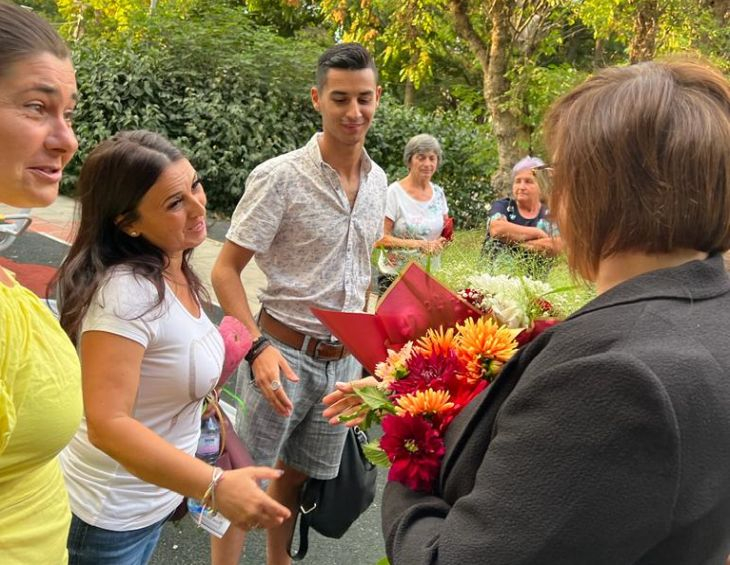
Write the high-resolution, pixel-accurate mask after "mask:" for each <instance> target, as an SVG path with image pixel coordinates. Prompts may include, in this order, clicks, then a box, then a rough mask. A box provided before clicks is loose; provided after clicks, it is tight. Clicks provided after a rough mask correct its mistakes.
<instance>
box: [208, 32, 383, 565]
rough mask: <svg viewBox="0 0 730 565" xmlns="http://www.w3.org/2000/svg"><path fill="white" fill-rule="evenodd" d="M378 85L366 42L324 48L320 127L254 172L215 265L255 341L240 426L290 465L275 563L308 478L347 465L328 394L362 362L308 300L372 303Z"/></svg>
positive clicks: (281, 482)
mask: <svg viewBox="0 0 730 565" xmlns="http://www.w3.org/2000/svg"><path fill="white" fill-rule="evenodd" d="M380 93H381V89H380V87H379V86H378V85H377V70H376V68H375V64H374V62H373V59H372V57H371V56H370V54H369V53H368V52H367V51H366V50H365V49H364V48H362V47H361V46H360V45H357V44H353V43H350V44H339V45H336V46H334V47H331V48H330V49H328V50H327V51H326V52H325V53H324V54H323V55H322V56H321V57H320V59H319V62H318V65H317V85H316V86H315V87H312V91H311V96H312V103H313V105H314V108H315V110H317V111H318V112H319V113H320V114H321V116H322V132H321V133H317V134H315V135H314V136H313V137H312V138H311V139H310V141H309V142H308V143H307V144H306V145H305V146H304V147H301V148H299V149H297V150H295V151H292V152H290V153H287V154H285V155H281V156H278V157H275V158H273V159H270V160H268V161H266V162H264V163H262V164H261V165H259V166H258V167H256V168H255V169H254V170H253V171H252V172H251V174H250V175H249V177H248V179H247V181H246V190H245V193H244V195H243V197H242V198H241V201H240V202H239V204H238V206H237V208H236V211H235V212H234V214H233V217H232V220H231V227H230V230H229V231H228V234H227V236H226V238H227V241H226V243H225V244H224V246H223V249H222V251H221V254H220V256H219V257H218V260H217V262H216V264H215V266H214V268H213V275H212V279H213V286H214V288H215V292H216V294H217V296H218V299H219V301H220V304H221V306H222V308H223V310H224V311H225V312H226V313H227V314H231V315H234V316H236V317H237V318H239V319H240V320H241V321H242V322H243V323H244V324H245V325H246V326H247V327H248V329H249V331H250V332H251V335H252V337H253V338H254V340H255V342H254V346H253V348H252V350H251V353H250V354H249V356H248V361H249V362H248V363H244V364H242V368H241V373H242V374H241V377H240V378H239V382H241V383H242V389H243V390H242V395H243V397H244V401H245V403H246V407H247V409H246V413H245V414H244V415H243V417H242V418H239V422H238V430H239V432H240V434H241V437H242V439H243V441H244V442H245V443H246V445H247V446H248V448H249V450H250V451H251V454H252V456H253V458H254V460H255V461H256V463H257V464H258V465H275V466H276V467H277V468H279V469H282V470H283V471H284V474H283V475H282V477H281V478H279V479H276V480H275V481H272V482H271V484H270V485H269V487H268V493H269V494H270V495H271V496H272V497H273V498H275V499H276V500H278V501H279V502H281V503H282V504H285V505H286V506H288V507H289V508H291V509H292V512H293V513H292V518H291V519H290V520H288V521H287V522H284V524H283V525H282V526H281V527H279V528H275V529H272V530H269V532H268V544H267V562H268V564H269V565H278V564H283V563H287V564H288V563H290V559H289V556H288V554H287V544H288V541H289V538H290V535H291V531H292V528H293V526H294V519H295V516H296V512H295V508H296V504H297V498H298V492H299V489H300V487H301V485H302V484H303V483H304V481H305V480H306V479H307V478H309V477H313V478H318V479H329V478H333V477H335V476H336V475H337V472H338V469H339V463H340V458H341V453H342V447H343V444H344V439H345V431H346V429H345V428H344V427H343V426H331V425H330V424H329V423H328V422H327V420H326V419H325V418H324V417H323V416H322V410H323V409H324V405H322V403H321V399H322V397H323V396H324V395H325V394H327V393H328V392H330V391H332V390H333V389H334V388H335V382H336V381H338V380H339V381H349V380H353V379H355V378H357V377H358V376H359V365H358V363H357V362H356V361H355V360H354V359H353V358H352V356H350V355H349V354H348V352H347V351H346V350H345V349H344V348H343V346H342V345H341V344H340V343H339V342H337V341H334V340H333V339H332V336H331V335H330V334H329V333H328V332H327V329H326V328H325V327H324V326H323V325H322V324H321V323H320V322H319V321H318V320H317V318H315V317H314V315H313V314H312V312H311V310H310V308H311V307H313V306H314V307H319V308H327V309H332V310H343V311H362V310H363V307H364V305H365V298H366V293H367V289H368V286H369V283H370V254H371V250H372V247H373V244H374V243H375V242H376V241H377V240H378V239H379V238H380V236H381V233H382V229H383V217H384V209H385V191H386V187H387V180H386V176H385V173H384V172H383V170H382V169H381V168H380V167H379V166H378V165H377V164H375V163H374V162H373V161H372V160H371V159H370V158H369V157H368V154H367V152H366V151H365V149H364V143H365V135H366V134H367V131H368V129H369V128H370V125H371V123H372V119H373V115H374V114H375V110H376V108H377V106H378V103H379V100H380ZM253 257H255V258H256V263H257V264H258V266H259V267H260V268H261V270H262V271H263V273H264V275H265V276H266V286H265V288H264V289H263V290H262V291H261V293H260V296H259V299H260V302H261V305H262V307H261V311H260V312H259V314H258V316H257V317H256V318H255V317H254V316H253V314H252V312H251V310H250V309H249V307H248V301H247V299H246V291H245V289H244V288H243V285H242V283H241V278H240V276H241V271H242V270H243V268H244V267H245V266H246V265H247V264H248V262H249V261H250V260H251V259H252V258H253ZM255 526H256V525H255V524H251V527H255ZM244 536H245V534H244V533H242V532H241V531H240V530H235V531H232V532H231V533H230V534H227V535H226V537H225V538H224V540H223V542H222V543H216V544H215V545H214V548H213V560H214V563H217V564H220V563H238V558H239V556H240V548H241V547H242V544H243V541H244Z"/></svg>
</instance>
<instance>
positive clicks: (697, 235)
mask: <svg viewBox="0 0 730 565" xmlns="http://www.w3.org/2000/svg"><path fill="white" fill-rule="evenodd" d="M545 131H546V141H547V145H548V147H549V149H550V153H551V155H552V158H553V161H554V166H553V190H552V194H551V209H552V210H553V212H554V213H555V215H556V218H557V219H558V222H559V227H560V233H561V236H562V238H563V239H564V240H565V242H566V245H567V248H568V262H569V265H570V267H571V270H573V272H575V273H577V274H579V275H581V276H583V277H586V278H592V277H593V276H594V275H595V272H596V270H597V268H598V264H599V261H600V260H601V259H603V258H605V257H608V256H610V255H613V254H615V253H618V252H622V251H630V250H631V251H641V252H645V253H667V252H671V251H673V250H676V249H681V248H686V249H694V250H698V251H705V252H710V253H711V252H715V251H725V250H727V249H728V248H730V150H728V148H730V83H728V81H727V79H726V78H725V77H724V76H723V75H722V73H721V72H720V71H718V70H717V69H715V68H714V67H712V66H711V65H710V64H708V63H706V62H703V61H699V60H694V59H692V60H690V59H674V60H666V61H660V62H648V63H640V64H638V65H632V66H629V67H615V68H608V69H604V70H602V71H600V72H598V73H597V74H596V75H594V76H592V77H590V78H589V79H588V80H587V81H586V82H584V83H583V84H581V85H580V86H578V87H577V88H575V89H574V90H573V91H571V92H569V93H568V94H566V95H565V96H563V97H562V98H561V99H559V100H558V101H557V102H556V103H555V104H554V105H553V106H552V108H551V109H550V111H549V113H548V115H547V117H546V123H545Z"/></svg>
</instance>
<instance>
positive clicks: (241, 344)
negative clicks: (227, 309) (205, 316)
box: [218, 316, 252, 387]
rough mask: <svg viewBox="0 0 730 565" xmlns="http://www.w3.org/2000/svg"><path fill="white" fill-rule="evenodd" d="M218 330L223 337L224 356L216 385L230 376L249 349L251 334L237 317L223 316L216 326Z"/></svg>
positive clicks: (222, 382)
mask: <svg viewBox="0 0 730 565" xmlns="http://www.w3.org/2000/svg"><path fill="white" fill-rule="evenodd" d="M218 331H220V332H221V337H223V345H224V346H225V351H226V353H225V358H224V359H223V370H222V371H221V377H220V379H219V380H218V386H219V387H220V386H223V385H224V384H225V383H226V381H228V379H229V378H230V376H231V375H232V374H233V372H234V371H235V370H236V367H238V365H239V364H240V363H241V361H243V358H244V357H245V356H246V353H248V351H249V350H250V349H251V343H252V340H251V334H250V333H249V332H248V330H247V329H246V326H244V325H243V324H242V323H241V322H240V321H239V320H238V318H234V317H233V316H225V317H224V318H223V320H221V323H220V325H219V326H218Z"/></svg>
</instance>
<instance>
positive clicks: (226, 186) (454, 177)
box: [62, 24, 497, 228]
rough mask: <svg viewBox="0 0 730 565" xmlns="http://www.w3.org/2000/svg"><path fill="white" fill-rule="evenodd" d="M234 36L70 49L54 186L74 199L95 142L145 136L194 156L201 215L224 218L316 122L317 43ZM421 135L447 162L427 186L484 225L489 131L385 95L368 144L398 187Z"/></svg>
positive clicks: (463, 116)
mask: <svg viewBox="0 0 730 565" xmlns="http://www.w3.org/2000/svg"><path fill="white" fill-rule="evenodd" d="M248 25H251V24H248ZM181 26H183V27H184V24H181ZM238 29H239V31H240V34H241V35H239V36H237V39H236V42H232V43H231V42H229V43H225V42H224V43H222V44H221V45H224V47H223V48H222V50H221V52H220V53H217V54H214V53H211V51H210V50H211V49H212V47H211V45H215V42H210V43H208V45H199V44H196V38H195V36H194V35H191V34H188V33H187V32H186V31H185V30H184V29H181V30H178V32H177V33H176V34H174V37H173V38H172V39H171V40H170V39H169V38H168V39H166V40H165V41H164V42H163V41H159V40H157V41H155V42H144V41H143V42H126V43H116V44H110V43H105V42H102V41H87V42H84V41H81V42H78V43H77V44H76V45H75V46H74V57H75V64H76V69H77V79H78V83H79V87H80V91H81V100H80V102H79V105H78V108H77V113H76V116H75V119H74V122H75V130H76V134H77V136H78V138H79V142H80V148H79V155H78V157H76V158H75V159H74V161H73V162H72V163H71V164H70V165H69V167H68V174H67V175H66V176H65V180H64V184H63V187H62V190H63V191H64V192H65V193H67V194H68V193H71V192H72V191H73V185H74V183H75V179H76V178H77V176H78V170H79V168H80V164H81V162H82V161H83V158H84V156H85V155H86V154H87V153H88V151H89V150H90V149H91V148H92V147H93V146H94V145H95V144H96V143H98V142H99V141H101V140H102V139H105V138H106V137H108V136H110V135H112V134H113V133H115V132H117V131H119V130H123V129H137V128H145V129H150V130H154V131H158V132H161V133H163V134H164V135H166V136H167V137H168V138H169V139H171V140H172V141H173V142H175V143H176V144H178V145H179V146H180V147H181V148H182V149H183V150H184V151H185V152H186V154H187V155H190V157H191V161H192V162H193V164H194V165H195V166H196V168H197V169H198V171H199V173H200V175H201V177H202V178H203V179H204V183H205V187H206V192H207V194H208V202H209V207H210V208H211V209H212V210H214V211H217V212H219V213H221V214H224V215H229V214H230V213H231V212H232V210H233V208H234V207H235V205H236V203H237V202H238V200H239V198H240V196H241V194H242V191H243V189H244V182H245V179H246V177H247V175H248V174H249V172H250V171H251V170H252V169H253V168H254V167H255V166H256V165H258V164H259V163H261V162H262V161H264V160H266V159H268V158H270V157H273V156H275V155H277V154H280V153H283V152H285V151H289V150H291V149H294V148H296V147H298V146H300V145H302V144H304V143H305V142H306V141H307V140H308V139H309V138H310V137H311V135H312V134H313V133H314V132H315V131H317V129H318V127H319V125H320V117H319V116H318V115H317V114H316V113H315V112H314V110H313V109H312V105H311V102H310V100H309V85H310V84H312V82H313V79H314V67H315V64H316V60H317V57H318V56H319V54H320V53H321V51H322V49H323V46H322V41H321V40H306V41H305V40H298V41H297V42H296V43H292V42H293V40H290V41H289V43H283V40H282V39H281V38H278V37H275V36H274V35H273V34H271V33H269V32H267V31H266V30H265V29H260V28H255V27H253V26H251V27H248V28H247V29H244V30H240V28H238ZM203 31H204V30H203ZM198 33H202V32H201V31H200V30H198ZM227 33H231V32H230V31H229V32H227ZM424 132H425V133H431V134H432V135H434V136H436V137H437V138H438V139H439V140H440V141H441V143H442V145H443V148H444V154H445V160H444V163H443V166H442V167H441V169H440V170H439V171H438V172H437V176H436V177H435V178H434V181H435V182H437V183H439V184H441V185H442V186H443V187H444V189H445V191H446V195H447V199H448V202H449V206H450V208H451V212H452V215H453V216H454V217H455V220H456V224H457V226H459V227H462V228H469V227H475V226H478V225H481V224H482V223H483V220H484V205H485V204H486V203H487V202H488V201H490V200H491V199H492V198H493V193H492V190H491V187H490V185H489V176H490V174H491V173H492V172H493V170H494V169H495V168H496V162H497V161H496V148H495V143H494V141H493V138H492V136H491V134H490V132H489V130H488V128H487V127H485V126H477V125H475V123H474V120H473V118H472V117H471V116H470V115H468V114H467V113H464V112H458V111H452V112H440V113H439V112H437V113H430V114H427V113H423V112H420V111H418V110H416V109H408V108H404V107H403V106H401V105H399V104H398V103H397V102H395V101H394V100H392V99H390V98H389V97H388V96H384V99H383V103H382V104H381V106H380V108H379V109H378V112H377V115H376V119H375V122H374V124H373V127H372V129H371V131H370V133H369V134H368V141H367V144H366V146H367V149H368V151H369V153H370V154H371V156H372V157H373V158H374V159H375V161H376V162H378V163H379V164H380V165H381V166H382V167H383V168H384V169H385V170H386V172H387V173H388V177H389V179H391V180H395V179H397V178H400V177H402V176H404V175H405V173H406V171H405V168H404V166H403V164H402V153H403V148H404V146H405V143H406V141H407V140H408V138H409V137H410V136H411V135H414V134H416V133H424Z"/></svg>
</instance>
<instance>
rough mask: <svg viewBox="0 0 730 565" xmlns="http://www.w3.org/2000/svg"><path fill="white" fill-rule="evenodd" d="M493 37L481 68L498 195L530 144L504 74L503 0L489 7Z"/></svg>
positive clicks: (506, 29)
mask: <svg viewBox="0 0 730 565" xmlns="http://www.w3.org/2000/svg"><path fill="white" fill-rule="evenodd" d="M491 20H492V37H491V44H490V49H489V67H487V68H486V69H484V100H485V102H486V104H487V107H488V108H489V113H490V114H491V117H492V129H493V131H494V136H495V138H496V140H497V153H498V155H499V169H498V170H497V172H496V173H495V174H494V175H493V176H492V186H493V187H494V189H495V190H496V191H497V193H499V194H506V193H507V192H508V191H509V190H510V187H511V184H512V181H511V170H512V167H513V166H514V164H515V163H516V162H517V161H519V160H520V158H521V157H523V156H524V155H523V153H524V152H525V151H526V148H527V147H528V145H529V139H528V138H529V133H528V132H527V128H526V127H525V124H523V123H522V121H521V120H520V117H519V116H518V115H516V114H515V110H514V108H512V107H511V105H510V103H509V102H510V100H509V90H510V86H511V85H510V82H509V79H508V78H507V71H508V68H509V62H510V48H511V41H510V40H511V35H510V9H509V3H508V1H506V0H496V1H495V2H494V4H493V7H492V14H491Z"/></svg>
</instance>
